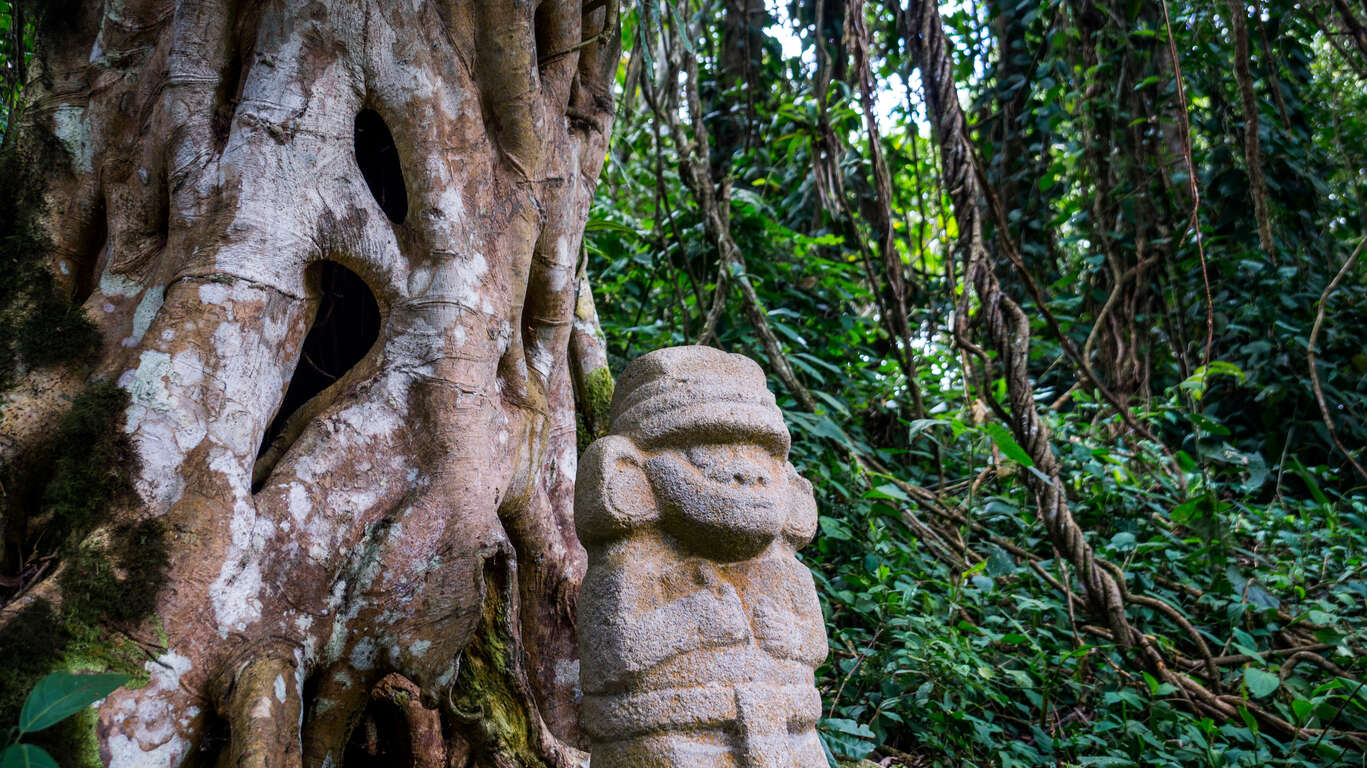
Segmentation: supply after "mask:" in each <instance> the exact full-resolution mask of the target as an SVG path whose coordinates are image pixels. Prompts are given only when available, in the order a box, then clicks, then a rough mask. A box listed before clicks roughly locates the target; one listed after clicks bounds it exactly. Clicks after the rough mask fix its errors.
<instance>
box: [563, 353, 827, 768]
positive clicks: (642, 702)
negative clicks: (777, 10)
mask: <svg viewBox="0 0 1367 768" xmlns="http://www.w3.org/2000/svg"><path fill="white" fill-rule="evenodd" d="M611 424H612V428H611V434H609V435H608V436H607V437H604V438H602V439H600V440H598V441H597V442H595V443H594V444H593V445H592V446H591V447H590V448H589V449H588V451H587V452H586V453H585V454H584V457H583V460H582V462H581V464H580V470H579V478H578V487H577V489H576V492H575V504H574V506H575V528H576V530H577V531H578V534H579V538H580V540H581V541H582V542H583V543H584V546H585V547H586V548H587V549H588V555H589V564H588V572H587V574H586V575H585V577H584V582H583V587H582V588H581V590H580V593H579V614H578V631H579V649H580V663H581V669H580V684H581V686H582V689H583V701H582V709H581V714H580V721H581V724H582V726H583V729H584V731H585V732H586V733H587V734H588V735H589V738H590V740H591V741H592V758H591V766H592V768H684V767H685V766H687V767H688V768H733V767H734V768H760V767H763V768H824V766H825V765H826V759H825V757H824V756H823V752H822V749H821V744H820V742H819V741H818V740H817V736H816V730H815V726H816V721H817V718H818V717H819V716H820V714H821V697H820V695H819V694H818V693H817V691H816V687H815V685H814V678H813V670H815V668H816V667H817V665H819V664H820V663H821V662H822V660H824V659H825V658H826V633H825V626H824V623H823V621H822V617H821V607H820V605H819V604H818V602H817V598H816V588H815V586H814V585H813V583H812V577H811V574H810V573H809V572H808V571H807V569H806V567H804V566H803V565H802V564H801V563H799V562H798V561H797V559H796V557H795V556H794V553H795V552H796V551H797V550H798V549H800V548H801V547H802V546H804V545H805V544H806V543H807V542H808V541H810V540H811V538H812V535H813V534H814V533H815V532H816V522H817V518H816V502H815V500H814V499H813V498H812V486H811V484H810V483H808V482H807V481H806V480H805V479H803V478H802V477H800V476H799V475H798V474H797V471H796V470H795V469H794V468H793V465H792V464H790V463H788V461H787V458H788V445H789V437H788V430H787V428H786V427H785V426H784V424H783V418H782V415H781V414H780V412H779V409H778V407H777V405H775V403H774V396H773V395H772V394H770V392H769V391H768V389H767V388H766V386H765V380H764V374H763V372H762V371H761V370H760V368H759V366H758V365H756V364H755V363H754V362H753V361H751V360H750V359H749V358H746V357H742V356H741V355H733V354H728V353H726V352H722V351H720V350H717V349H713V348H710V347H673V348H669V349H662V350H658V351H656V352H652V353H650V354H647V355H645V356H643V357H641V358H640V359H638V360H636V361H635V362H633V363H632V364H631V365H629V366H627V369H626V371H625V372H624V373H623V374H622V377H621V379H620V381H619V382H618V383H617V389H616V393H615V395H614V397H613V400H612V411H611Z"/></svg>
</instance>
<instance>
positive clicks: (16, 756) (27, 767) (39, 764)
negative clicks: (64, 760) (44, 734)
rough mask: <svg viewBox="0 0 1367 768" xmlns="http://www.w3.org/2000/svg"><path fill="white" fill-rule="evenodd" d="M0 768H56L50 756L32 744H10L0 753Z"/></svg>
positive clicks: (54, 761) (55, 763)
mask: <svg viewBox="0 0 1367 768" xmlns="http://www.w3.org/2000/svg"><path fill="white" fill-rule="evenodd" d="M0 768H58V766H57V761H56V760H53V759H52V755H49V754H48V753H46V752H44V751H43V750H42V749H40V748H38V747H35V746H33V745H32V744H11V745H10V746H9V748H8V749H6V750H5V751H4V752H0Z"/></svg>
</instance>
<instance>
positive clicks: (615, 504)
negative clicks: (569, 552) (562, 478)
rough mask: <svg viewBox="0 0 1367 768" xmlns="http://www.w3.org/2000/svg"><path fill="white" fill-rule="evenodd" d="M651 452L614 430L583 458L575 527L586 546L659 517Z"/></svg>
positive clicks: (580, 539)
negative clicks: (649, 474)
mask: <svg viewBox="0 0 1367 768" xmlns="http://www.w3.org/2000/svg"><path fill="white" fill-rule="evenodd" d="M644 464H645V457H644V456H643V455H642V454H641V451H640V449H638V448H637V447H636V445H635V444H634V443H632V442H631V440H630V439H628V438H626V437H622V436H621V435H608V436H607V437H604V438H600V439H599V440H597V441H595V442H594V443H593V445H590V446H589V449H588V450H587V451H585V452H584V456H583V457H582V458H581V459H580V460H579V472H578V477H577V478H576V479H575V487H574V530H575V533H577V534H578V535H579V541H580V542H582V543H583V544H584V546H586V547H587V546H590V545H593V544H602V543H607V542H610V541H613V540H615V539H620V538H621V537H623V536H625V535H626V534H627V533H629V532H631V531H632V530H634V529H636V528H639V527H641V526H642V525H645V524H647V523H650V522H652V521H654V520H655V519H657V518H658V517H659V510H658V507H657V506H656V504H655V492H654V491H652V490H651V488H650V481H649V480H647V479H646V473H645V467H644V466H643V465H644Z"/></svg>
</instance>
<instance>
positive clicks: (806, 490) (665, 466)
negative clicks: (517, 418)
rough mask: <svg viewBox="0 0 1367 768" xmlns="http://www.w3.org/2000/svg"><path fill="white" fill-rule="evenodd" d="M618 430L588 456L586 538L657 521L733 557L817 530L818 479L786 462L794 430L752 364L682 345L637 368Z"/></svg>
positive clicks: (699, 549) (581, 509) (591, 540)
mask: <svg viewBox="0 0 1367 768" xmlns="http://www.w3.org/2000/svg"><path fill="white" fill-rule="evenodd" d="M611 420H612V427H611V432H612V434H611V435H609V436H608V437H605V438H603V439H601V440H599V441H597V442H596V443H594V444H593V445H592V446H591V447H590V448H589V450H588V451H587V452H586V453H585V455H584V457H583V460H582V463H581V467H580V473H579V480H578V483H577V491H576V499H575V509H576V514H575V522H576V528H577V531H578V534H579V538H580V540H581V541H583V542H584V544H585V546H588V547H590V548H592V547H593V546H594V545H595V544H606V543H608V542H611V541H613V540H616V539H619V538H621V537H623V536H626V535H627V534H628V533H630V532H631V531H633V530H637V529H640V528H643V527H645V526H650V525H658V527H659V530H660V531H661V532H663V533H664V534H666V535H668V536H670V537H672V538H674V539H675V540H677V541H678V542H679V543H680V544H681V545H682V546H683V547H684V548H685V549H686V550H687V551H688V552H689V553H690V554H695V555H699V556H702V557H706V558H709V559H712V560H719V561H723V562H730V561H735V560H744V559H748V558H751V557H755V556H756V555H758V554H760V553H761V552H763V551H764V550H765V549H766V548H767V547H769V545H770V544H771V543H773V542H774V541H775V540H776V539H777V538H778V537H779V536H783V537H784V538H785V539H786V540H787V541H788V542H789V543H790V544H792V546H793V547H794V548H798V547H801V546H802V545H804V544H806V543H807V541H808V540H810V539H811V537H812V534H813V533H815V528H816V505H815V502H814V501H813V499H812V489H811V484H810V483H808V482H807V481H806V480H805V479H803V478H802V477H800V476H799V475H798V474H797V471H796V470H795V469H794V468H793V466H792V465H791V464H789V463H788V447H789V438H788V429H787V427H786V426H785V425H784V423H783V415H782V413H781V412H780V411H779V409H778V406H777V405H776V404H775V402H774V396H773V395H772V394H771V393H770V392H769V390H768V387H767V386H766V383H765V379H764V372H763V371H761V370H760V367H759V366H758V365H757V364H755V362H754V361H752V360H750V359H749V358H747V357H744V356H742V355H735V354H729V353H726V352H723V351H721V350H718V349H714V348H712V347H697V346H695V347H672V348H669V349H661V350H657V351H655V352H651V353H650V354H647V355H645V356H643V357H641V358H639V359H637V360H636V361H634V362H633V363H632V364H631V365H629V366H627V369H626V370H625V371H624V372H623V373H622V376H621V378H620V379H619V381H618V383H617V388H616V392H615V393H614V396H613V400H612V412H611Z"/></svg>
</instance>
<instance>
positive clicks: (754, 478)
mask: <svg viewBox="0 0 1367 768" xmlns="http://www.w3.org/2000/svg"><path fill="white" fill-rule="evenodd" d="M731 479H732V480H734V481H735V482H736V484H737V485H755V486H760V487H763V486H764V485H765V484H766V483H767V482H768V479H767V478H766V477H765V475H764V472H762V471H760V470H757V469H739V470H736V471H735V472H733V473H732V474H731Z"/></svg>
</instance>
